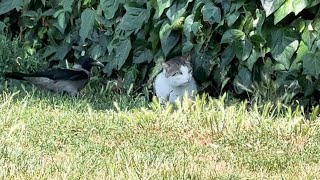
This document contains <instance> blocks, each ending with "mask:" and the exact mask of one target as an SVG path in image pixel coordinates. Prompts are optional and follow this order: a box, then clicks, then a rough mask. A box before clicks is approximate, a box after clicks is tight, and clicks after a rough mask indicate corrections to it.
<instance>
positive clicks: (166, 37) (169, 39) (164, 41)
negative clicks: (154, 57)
mask: <svg viewBox="0 0 320 180" xmlns="http://www.w3.org/2000/svg"><path fill="white" fill-rule="evenodd" d="M159 37H160V42H161V47H162V51H163V53H164V54H165V56H167V55H168V54H169V52H170V51H171V49H172V48H173V47H174V46H175V45H176V44H177V42H178V41H179V37H180V36H179V34H177V33H174V32H172V30H171V26H170V24H169V23H168V22H164V23H163V24H162V26H161V28H160V32H159Z"/></svg>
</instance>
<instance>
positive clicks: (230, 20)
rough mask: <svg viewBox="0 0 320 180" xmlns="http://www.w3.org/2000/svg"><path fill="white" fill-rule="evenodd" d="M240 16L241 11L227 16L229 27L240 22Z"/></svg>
mask: <svg viewBox="0 0 320 180" xmlns="http://www.w3.org/2000/svg"><path fill="white" fill-rule="evenodd" d="M239 16H240V13H239V11H235V12H233V13H231V14H230V15H228V16H226V17H225V18H226V20H227V25H228V27H231V26H232V25H233V24H234V23H235V22H236V21H237V20H238V18H239Z"/></svg>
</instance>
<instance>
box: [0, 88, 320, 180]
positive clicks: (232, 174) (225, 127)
mask: <svg viewBox="0 0 320 180" xmlns="http://www.w3.org/2000/svg"><path fill="white" fill-rule="evenodd" d="M247 104H248V103H246V102H236V101H232V100H224V97H221V98H219V99H211V98H205V97H203V98H198V99H197V100H196V104H192V103H191V102H183V104H182V105H181V106H179V105H177V106H175V107H173V106H170V105H168V106H166V107H161V106H160V105H159V104H158V103H156V102H152V103H148V102H147V100H146V99H145V98H144V97H143V96H137V97H130V96H127V95H115V94H111V93H106V94H104V93H95V94H91V95H89V94H88V93H87V94H84V95H82V96H81V97H78V98H75V97H69V96H62V95H55V94H52V93H45V92H42V91H41V92H38V91H30V92H29V93H27V92H20V93H16V92H14V93H13V92H9V91H8V92H7V93H6V92H3V93H2V94H1V95H0V119H1V120H0V167H1V168H0V178H1V179H4V178H6V179H53V178H54V179H79V178H81V179H213V178H216V179H266V178H268V179H280V178H284V179H317V178H320V175H319V174H320V163H319V160H320V148H319V147H320V125H319V121H318V117H317V114H318V113H317V111H318V110H317V109H316V110H314V114H311V116H310V118H309V119H306V118H305V116H304V113H303V111H302V110H301V109H300V108H297V109H291V108H286V107H283V106H282V105H273V104H270V103H266V104H265V105H261V106H258V105H257V104H256V105H253V106H252V107H248V105H247ZM280 106H282V107H280Z"/></svg>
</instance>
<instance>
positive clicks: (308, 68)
mask: <svg viewBox="0 0 320 180" xmlns="http://www.w3.org/2000/svg"><path fill="white" fill-rule="evenodd" d="M302 66H303V73H304V74H307V75H311V76H314V77H316V78H318V76H319V74H320V52H316V53H307V54H306V55H305V56H304V57H303V61H302Z"/></svg>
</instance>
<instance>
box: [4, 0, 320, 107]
mask: <svg viewBox="0 0 320 180" xmlns="http://www.w3.org/2000/svg"><path fill="white" fill-rule="evenodd" d="M319 4H320V0H260V1H259V0H151V1H147V0H136V1H132V0H81V1H75V0H60V1H59V0H41V1H38V0H11V1H8V0H2V1H1V3H0V20H1V21H2V23H1V26H0V27H1V29H5V30H7V31H8V33H9V34H11V35H12V36H18V37H19V38H21V39H22V40H23V41H26V42H29V46H28V47H27V48H28V49H27V50H28V52H29V53H30V54H32V55H37V56H38V57H39V61H50V60H64V59H65V58H68V59H72V57H78V56H79V55H80V54H81V53H82V52H83V51H85V52H86V54H87V55H90V56H92V57H93V58H95V59H98V60H100V61H102V62H105V63H106V66H105V68H104V69H103V72H104V73H105V75H106V76H111V75H112V74H115V73H116V74H119V75H120V76H121V77H122V78H123V79H124V87H127V86H128V85H130V84H131V83H134V84H135V87H141V85H147V86H148V87H149V88H150V86H151V82H152V80H153V78H154V76H155V75H156V74H157V73H158V72H159V68H160V65H159V64H160V63H161V62H162V61H164V60H165V59H168V58H170V57H173V56H177V55H181V54H184V53H187V52H191V53H192V54H193V63H194V76H195V78H196V80H197V81H198V82H199V84H201V87H202V88H203V89H204V90H205V91H207V92H210V93H219V92H221V91H225V90H228V91H231V92H234V93H235V94H249V95H250V94H251V95H257V92H259V90H261V88H262V87H263V85H265V86H266V87H265V88H266V89H268V88H270V86H269V85H268V84H270V83H271V84H272V87H274V89H275V91H274V93H275V95H277V94H279V93H280V94H281V93H288V94H290V97H289V99H290V100H292V99H295V98H298V99H300V100H305V102H309V100H310V99H311V100H312V98H314V95H315V94H317V93H319V91H320V83H319V82H320V80H319V74H320V51H319V47H320V38H319V32H320V19H319V15H320V10H319V8H320V6H319ZM260 95H261V94H260Z"/></svg>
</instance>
